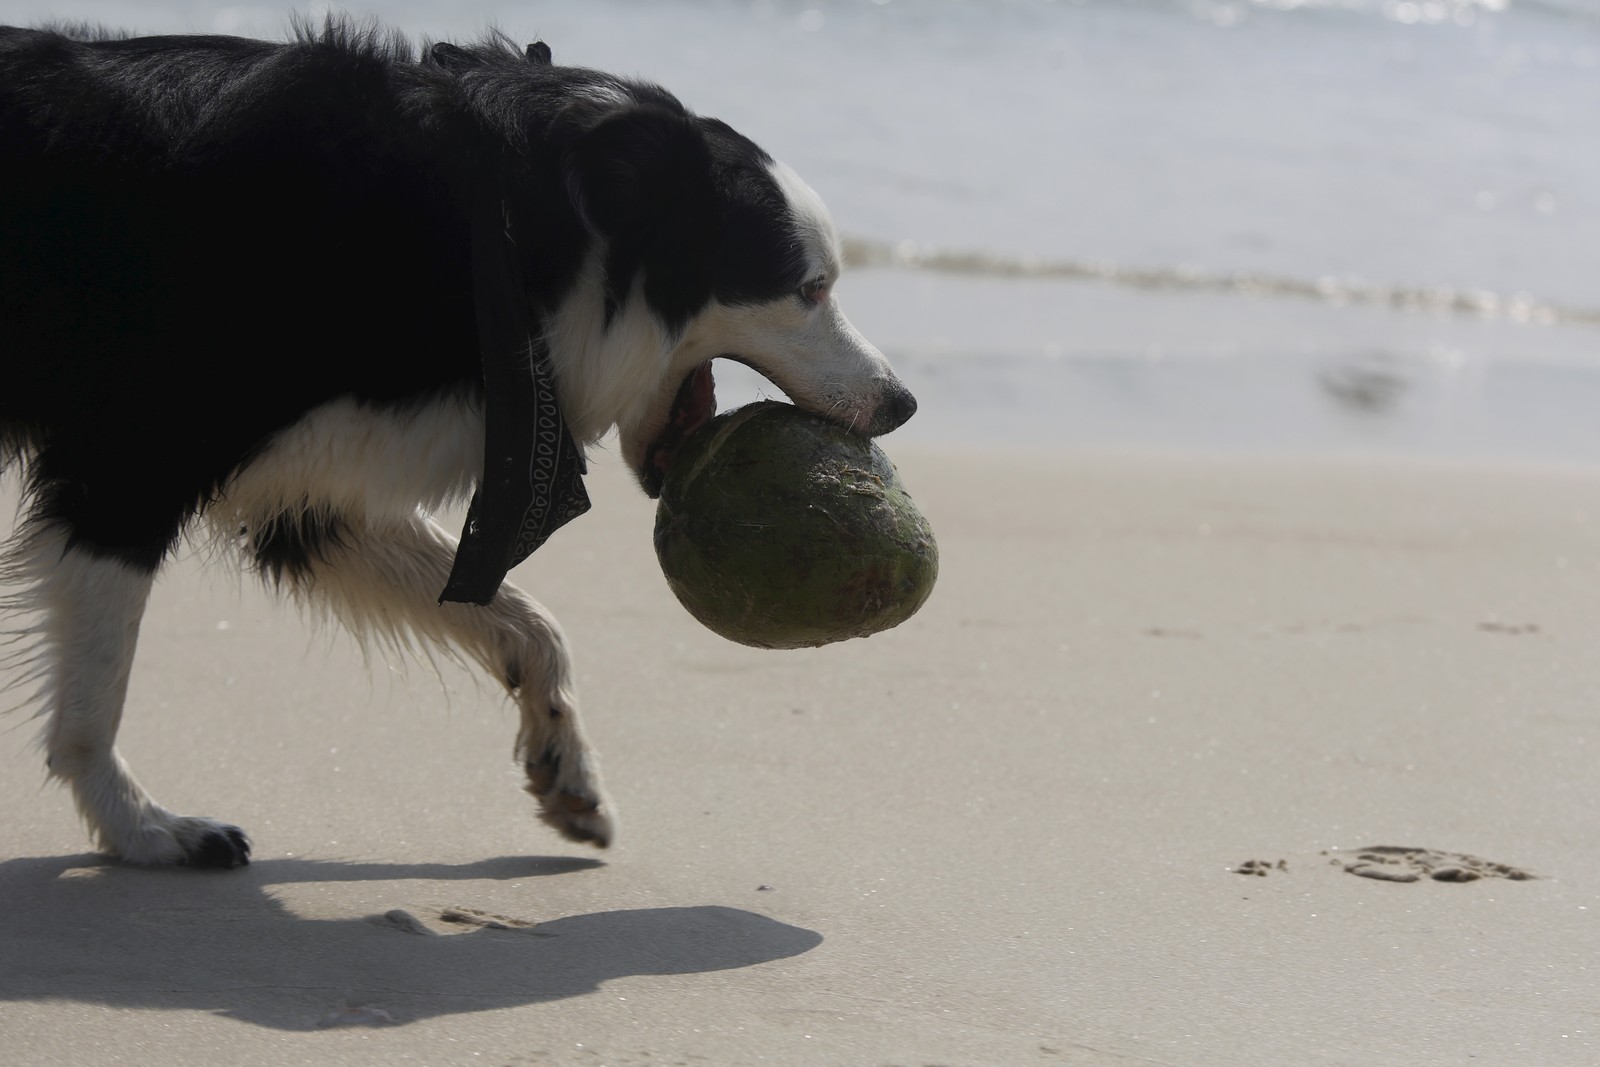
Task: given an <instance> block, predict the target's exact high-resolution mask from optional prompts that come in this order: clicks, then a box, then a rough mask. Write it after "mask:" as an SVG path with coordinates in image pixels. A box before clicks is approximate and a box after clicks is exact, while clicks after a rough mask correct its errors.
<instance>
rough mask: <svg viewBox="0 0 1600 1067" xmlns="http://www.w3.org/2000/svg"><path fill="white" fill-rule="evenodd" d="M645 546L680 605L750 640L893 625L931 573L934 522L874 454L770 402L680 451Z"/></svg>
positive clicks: (869, 446)
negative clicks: (651, 548) (652, 549)
mask: <svg viewBox="0 0 1600 1067" xmlns="http://www.w3.org/2000/svg"><path fill="white" fill-rule="evenodd" d="M655 545H656V556H657V558H658V559H659V560H660V562H661V570H662V572H663V573H664V574H665V575H666V577H667V583H668V585H670V586H671V587H672V591H673V593H675V594H676V595H677V597H678V600H679V601H681V602H682V604H683V606H684V607H685V608H687V609H688V610H689V613H690V614H692V615H693V616H694V617H695V618H696V619H699V620H700V622H702V623H703V624H705V625H706V626H707V627H709V628H710V629H711V630H713V631H715V632H716V633H718V634H721V635H722V636H723V637H726V638H728V639H729V640H731V641H737V642H739V643H740V644H745V645H753V646H756V647H758V648H804V647H811V646H815V645H826V644H831V643H833V642H835V641H843V640H846V639H847V638H851V637H867V636H869V635H871V634H875V633H878V632H880V631H883V630H887V629H889V628H890V627H893V626H898V625H899V624H900V623H902V622H904V621H905V620H907V619H909V618H910V617H911V616H912V615H913V614H915V613H916V611H917V609H918V608H920V607H921V606H922V604H923V602H924V601H926V600H927V599H928V595H929V594H930V593H932V592H933V585H934V580H935V579H936V578H937V577H938V573H939V549H938V545H937V544H936V543H935V542H934V538H933V531H932V529H931V528H930V527H929V526H928V521H927V519H925V518H924V517H923V515H922V512H921V511H919V510H918V509H917V506H916V504H915V503H913V502H912V500H911V497H910V496H909V495H908V494H907V493H906V490H905V487H904V486H903V485H902V484H901V483H900V478H899V475H898V474H897V472H896V471H895V467H894V464H893V463H891V462H889V458H888V457H887V456H885V455H884V453H883V450H882V449H880V448H879V447H878V446H877V444H876V443H875V442H873V441H872V440H870V439H869V438H865V437H861V436H858V435H856V434H853V433H850V432H849V431H847V430H845V429H844V428H842V427H840V426H837V425H835V424H833V423H831V422H828V421H827V420H825V419H822V418H820V417H819V416H816V415H812V414H810V413H808V412H804V411H801V410H800V409H799V408H796V407H795V406H793V405H792V404H780V403H774V402H771V401H764V402H761V403H757V404H751V405H749V406H747V407H743V408H740V409H738V410H737V411H732V412H729V413H727V414H725V415H721V416H718V417H717V418H716V419H713V420H712V421H711V422H710V423H708V424H706V425H705V426H703V427H701V428H700V429H699V430H697V431H696V432H695V433H694V434H692V435H691V436H690V437H689V439H688V440H686V441H685V442H684V443H683V444H682V445H681V446H680V447H679V450H678V452H677V454H676V455H675V456H674V457H673V461H672V466H671V468H670V469H669V470H668V472H667V476H666V481H665V484H664V486H663V488H662V492H661V498H660V500H659V502H658V504H657V508H656V528H655Z"/></svg>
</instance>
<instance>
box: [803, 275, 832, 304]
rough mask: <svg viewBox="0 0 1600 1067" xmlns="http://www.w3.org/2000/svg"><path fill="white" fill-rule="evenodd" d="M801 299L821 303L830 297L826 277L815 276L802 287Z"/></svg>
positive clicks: (808, 302)
mask: <svg viewBox="0 0 1600 1067" xmlns="http://www.w3.org/2000/svg"><path fill="white" fill-rule="evenodd" d="M800 299H801V301H802V302H803V303H806V304H820V303H822V302H823V301H824V300H826V299H828V282H827V279H825V278H813V279H811V280H810V281H809V282H806V283H805V284H804V285H802V286H801V287H800Z"/></svg>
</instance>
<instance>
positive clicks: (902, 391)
mask: <svg viewBox="0 0 1600 1067" xmlns="http://www.w3.org/2000/svg"><path fill="white" fill-rule="evenodd" d="M916 413H917V398H916V397H914V396H912V395H911V390H909V389H907V388H906V387H905V386H903V385H901V384H900V383H899V382H895V383H894V385H892V386H890V387H889V389H888V390H887V391H886V393H885V394H884V398H883V402H882V403H881V404H879V405H878V410H877V412H876V414H874V415H873V417H872V425H871V426H869V427H868V428H867V432H868V433H870V434H871V435H872V436H873V437H876V436H878V435H879V434H883V433H888V432H889V431H890V430H894V429H897V428H899V427H901V426H904V425H905V424H906V422H907V421H908V420H909V419H910V418H911V416H913V415H915V414H916Z"/></svg>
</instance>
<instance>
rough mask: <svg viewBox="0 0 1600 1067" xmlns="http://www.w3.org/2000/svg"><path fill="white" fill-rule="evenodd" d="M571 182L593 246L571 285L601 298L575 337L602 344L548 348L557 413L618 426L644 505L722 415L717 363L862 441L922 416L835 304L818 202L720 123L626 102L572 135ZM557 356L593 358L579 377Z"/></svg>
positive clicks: (834, 266) (835, 264)
mask: <svg viewBox="0 0 1600 1067" xmlns="http://www.w3.org/2000/svg"><path fill="white" fill-rule="evenodd" d="M568 185H569V187H570V188H571V191H572V194H573V199H574V202H575V203H576V205H577V207H578V210H579V213H580V215H581V217H582V219H583V221H584V224H585V226H586V227H587V228H588V229H589V230H590V231H591V233H593V234H594V235H595V237H596V238H597V239H598V240H597V242H596V250H595V252H594V255H593V261H592V263H591V265H590V268H589V270H588V272H587V275H586V279H585V282H584V283H580V288H581V287H582V285H584V284H587V285H589V286H591V287H594V288H596V289H599V290H601V291H602V292H603V310H597V311H591V312H590V313H589V314H588V316H587V318H588V320H589V323H588V325H587V326H586V327H585V328H584V329H583V330H582V331H581V332H586V333H588V334H589V335H590V336H591V337H593V336H594V335H595V332H596V330H597V329H598V330H599V331H600V333H601V336H602V340H600V341H599V342H598V343H595V342H593V341H591V342H590V343H588V344H578V343H575V342H577V341H578V340H579V339H578V338H576V337H572V336H568V337H566V338H561V337H557V338H555V340H556V342H557V343H556V344H555V345H554V346H553V351H555V353H556V360H557V370H558V374H559V376H560V378H561V384H562V388H563V391H564V393H565V394H566V396H565V397H564V399H565V403H566V405H567V406H568V407H569V408H576V409H579V410H582V411H586V412H587V411H603V412H604V418H603V419H602V420H599V421H604V422H605V423H606V425H610V424H613V423H614V424H615V425H616V426H617V427H618V429H619V431H620V435H621V446H622V453H623V457H624V458H625V459H626V461H627V462H628V464H629V466H630V467H632V468H633V470H634V471H635V473H636V474H637V475H638V478H639V481H640V483H641V485H643V487H644V489H645V491H646V492H647V493H649V494H650V495H651V496H655V495H657V494H658V493H659V492H660V490H661V483H662V479H663V477H664V475H665V472H666V469H667V466H668V463H669V462H670V458H671V454H672V450H673V448H674V447H675V446H676V445H677V443H678V442H679V441H680V440H681V439H682V438H683V437H684V436H685V435H687V434H688V433H690V432H691V431H693V430H694V429H695V428H696V427H698V426H699V425H701V424H702V423H704V422H706V421H707V420H709V419H710V418H711V417H712V416H713V415H714V414H715V413H716V401H715V392H714V386H713V383H712V377H711V368H710V361H711V360H712V359H715V358H718V357H724V358H728V359H733V360H737V361H739V362H741V363H745V364H747V365H749V366H751V367H753V368H754V369H755V370H757V371H759V372H760V373H761V374H763V375H764V376H766V377H767V378H768V379H770V380H771V381H772V382H773V383H774V384H776V385H777V386H778V387H779V388H781V389H782V390H783V391H784V392H785V393H787V394H788V395H789V397H790V399H791V400H793V401H794V402H795V403H796V404H797V405H799V406H800V407H802V408H805V409H808V410H810V411H814V412H816V413H818V414H820V415H823V416H825V417H827V418H829V419H832V420H834V421H836V422H838V423H840V424H842V425H845V426H848V427H851V428H852V429H854V430H856V431H858V432H860V433H863V434H869V435H875V434H881V433H887V432H888V431H890V430H893V429H894V428H895V427H897V426H899V425H900V424H902V423H903V422H905V421H906V420H907V419H909V418H910V417H911V415H912V413H913V412H914V411H915V410H916V401H915V399H913V397H912V396H911V393H910V392H909V391H908V390H907V389H906V388H905V386H904V385H902V384H901V383H900V381H899V379H898V378H896V377H895V375H894V372H893V371H892V370H891V369H890V368H889V364H888V363H887V361H886V360H885V359H884V358H883V355H882V354H881V353H880V352H879V351H878V350H877V349H876V348H874V347H873V346H872V345H871V344H869V343H868V342H867V341H866V339H865V338H863V337H862V336H861V335H860V334H859V333H858V332H857V331H856V330H855V328H854V327H853V326H851V325H850V322H849V320H848V319H846V318H845V317H844V314H843V312H842V311H841V310H840V309H839V305H838V303H837V301H836V300H835V299H834V295H833V288H834V283H835V282H836V281H837V280H838V278H839V271H840V268H841V266H842V264H841V262H840V248H839V238H838V234H837V233H836V231H835V229H834V225H833V221H832V218H831V217H830V216H829V214H828V211H827V209H826V208H825V207H824V206H823V203H822V200H821V198H819V197H818V196H817V194H816V193H815V192H813V191H812V190H811V188H810V187H809V186H808V185H806V184H805V182H803V181H801V180H800V178H799V176H798V175H796V174H795V173H794V172H793V171H792V170H790V169H789V168H788V167H786V166H785V165H783V164H781V163H778V162H776V161H775V160H774V159H773V158H772V157H771V156H769V155H767V153H765V152H763V151H762V150H761V149H760V148H758V147H757V146H756V145H755V144H753V143H752V142H751V141H749V140H748V139H747V138H745V137H743V136H741V135H740V134H738V133H736V132H734V131H733V130H732V129H730V128H729V127H728V126H727V125H725V124H724V123H722V122H719V121H716V120H714V119H706V118H700V117H697V116H694V115H691V114H689V113H687V112H685V111H683V110H682V109H681V107H679V106H678V105H677V102H676V101H675V100H672V99H671V98H670V97H667V96H665V94H663V95H662V98H661V99H660V100H659V101H649V102H643V103H641V102H639V101H637V100H635V101H632V102H631V106H627V107H625V108H624V109H622V110H620V111H618V112H617V113H614V114H613V115H611V116H610V117H608V118H606V119H604V120H603V121H601V122H599V123H598V124H596V125H595V126H594V127H593V128H592V129H590V130H588V131H587V132H586V133H585V135H584V136H583V137H582V138H581V139H580V141H579V143H578V145H577V147H576V148H575V150H574V151H573V153H572V154H571V157H570V160H569V164H568ZM578 295H579V297H580V298H581V297H582V294H581V293H580V294H578ZM597 317H598V318H600V319H601V320H602V321H601V322H599V323H595V322H594V320H595V319H596V318H597ZM568 318H569V321H570V319H571V318H572V316H568ZM566 332H567V333H568V334H571V333H573V332H574V331H572V330H571V329H568V330H567V331H566ZM563 342H565V343H563ZM562 348H565V349H566V350H568V351H575V350H576V349H579V348H583V349H587V352H588V354H587V355H585V356H583V357H582V359H581V363H582V365H581V366H579V365H576V364H577V363H578V362H580V361H579V360H570V361H569V360H565V359H564V357H563V355H562V354H561V353H560V352H559V351H556V350H558V349H562ZM606 375H610V376H612V380H610V381H606V380H602V377H603V376H606ZM618 375H621V376H624V377H625V378H626V379H627V380H626V381H625V382H623V383H621V388H620V390H619V386H618V382H617V381H616V380H615V378H616V376H618ZM574 394H577V395H574Z"/></svg>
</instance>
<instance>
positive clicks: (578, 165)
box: [567, 104, 711, 238]
mask: <svg viewBox="0 0 1600 1067" xmlns="http://www.w3.org/2000/svg"><path fill="white" fill-rule="evenodd" d="M710 179H711V152H710V149H709V148H708V147H707V145H706V140H705V135H704V134H703V133H702V132H701V131H700V128H699V126H698V125H697V124H696V123H695V120H694V119H693V118H692V117H690V116H688V115H686V114H684V113H683V112H681V111H674V110H672V109H670V108H667V107H664V106H661V105H659V104H644V105H641V106H638V107H632V108H629V109H627V110H626V111H622V112H619V113H617V114H616V115H613V116H611V117H610V118H607V119H605V120H604V121H602V122H601V123H600V124H599V125H597V126H595V127H594V128H593V129H592V130H590V131H589V132H588V133H586V134H585V135H584V136H583V137H582V138H580V139H579V141H578V144H577V146H576V147H575V148H574V149H573V150H572V153H571V155H570V157H569V160H568V170H567V181H568V187H569V189H570V190H571V194H572V198H573V201H574V203H575V205H576V207H577V209H578V213H579V215H581V216H582V218H583V220H584V222H585V223H586V224H587V225H588V226H589V228H590V229H591V230H593V231H594V232H595V233H597V234H599V235H601V236H603V237H608V238H611V237H616V236H618V235H619V234H622V233H625V232H637V231H638V230H639V229H640V228H645V227H648V226H649V224H650V223H651V222H652V221H653V220H656V219H659V218H661V217H662V215H663V213H664V212H671V213H673V214H682V213H690V214H693V213H694V212H695V209H696V208H698V207H699V206H700V205H699V203H698V200H697V198H698V197H704V196H705V195H707V194H708V191H709V189H710Z"/></svg>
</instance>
